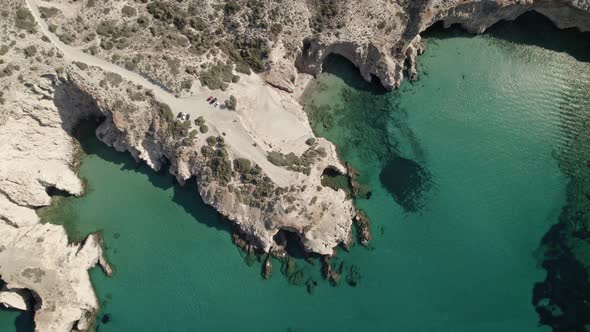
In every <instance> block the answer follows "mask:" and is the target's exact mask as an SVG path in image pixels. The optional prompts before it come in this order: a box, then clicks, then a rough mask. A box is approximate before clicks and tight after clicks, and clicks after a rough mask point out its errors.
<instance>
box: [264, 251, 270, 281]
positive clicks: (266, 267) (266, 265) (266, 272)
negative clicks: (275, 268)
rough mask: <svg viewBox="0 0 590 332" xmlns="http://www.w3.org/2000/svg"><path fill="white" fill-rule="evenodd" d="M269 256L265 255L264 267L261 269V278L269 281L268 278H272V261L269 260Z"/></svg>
mask: <svg viewBox="0 0 590 332" xmlns="http://www.w3.org/2000/svg"><path fill="white" fill-rule="evenodd" d="M271 257H272V256H271V255H270V254H267V255H266V259H265V260H264V266H263V268H262V277H264V279H269V278H270V277H272V259H271Z"/></svg>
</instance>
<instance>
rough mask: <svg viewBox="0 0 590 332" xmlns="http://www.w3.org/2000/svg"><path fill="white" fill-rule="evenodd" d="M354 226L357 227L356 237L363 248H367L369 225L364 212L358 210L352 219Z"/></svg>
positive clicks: (369, 232) (369, 234) (369, 239)
mask: <svg viewBox="0 0 590 332" xmlns="http://www.w3.org/2000/svg"><path fill="white" fill-rule="evenodd" d="M354 224H355V225H356V227H357V231H358V237H359V240H360V242H361V244H362V245H363V246H365V247H366V246H368V245H369V242H370V241H371V224H370V221H369V218H368V217H367V215H366V214H365V212H364V211H362V210H359V211H358V213H357V215H356V216H355V217H354Z"/></svg>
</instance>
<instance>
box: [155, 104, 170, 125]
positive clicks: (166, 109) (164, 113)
mask: <svg viewBox="0 0 590 332" xmlns="http://www.w3.org/2000/svg"><path fill="white" fill-rule="evenodd" d="M157 110H158V115H159V116H160V118H161V119H163V120H164V121H165V122H169V123H170V122H173V121H174V113H172V109H171V108H170V106H169V105H168V104H165V103H160V102H157Z"/></svg>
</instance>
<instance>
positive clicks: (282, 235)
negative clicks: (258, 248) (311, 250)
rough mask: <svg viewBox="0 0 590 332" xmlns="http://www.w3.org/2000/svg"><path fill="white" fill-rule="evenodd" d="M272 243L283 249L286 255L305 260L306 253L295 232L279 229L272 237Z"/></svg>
mask: <svg viewBox="0 0 590 332" xmlns="http://www.w3.org/2000/svg"><path fill="white" fill-rule="evenodd" d="M273 240H274V242H275V243H276V244H277V245H278V246H280V247H283V248H285V251H286V252H287V254H288V255H289V256H291V257H294V258H306V257H307V256H308V253H307V252H306V251H305V250H304V249H303V244H302V243H301V238H300V237H299V234H297V233H296V232H295V231H291V230H288V229H280V230H279V231H278V232H277V233H276V234H275V236H274V237H273Z"/></svg>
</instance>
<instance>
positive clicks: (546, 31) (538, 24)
mask: <svg viewBox="0 0 590 332" xmlns="http://www.w3.org/2000/svg"><path fill="white" fill-rule="evenodd" d="M580 15H582V13H580ZM585 15H586V16H588V14H585ZM523 27H524V28H523ZM483 34H484V35H489V36H491V37H494V38H496V39H500V40H504V41H507V42H510V43H513V44H515V45H531V46H538V47H541V48H545V49H548V50H552V51H556V52H565V53H567V54H569V55H571V56H572V57H574V58H575V59H576V60H578V61H583V62H590V52H588V50H589V49H590V32H582V31H580V30H579V29H577V28H567V29H559V28H558V27H557V26H556V25H555V24H554V23H553V22H552V21H551V20H550V19H549V18H547V17H546V16H544V15H543V14H541V13H539V12H537V11H535V10H529V11H527V12H525V13H523V14H521V15H520V16H518V17H517V18H516V19H514V20H513V21H507V20H501V21H499V22H497V23H495V24H493V25H492V26H490V27H489V28H488V29H487V30H486V31H485V32H484V33H483ZM556 34H559V38H553V37H554V36H555V35H556ZM420 35H421V36H422V37H424V38H428V37H434V38H438V39H448V38H457V37H469V36H473V34H472V33H469V32H467V31H466V30H465V29H463V28H462V27H461V25H460V24H458V23H455V24H452V25H451V26H450V27H447V28H445V26H444V23H443V22H442V21H438V22H436V23H434V24H433V25H431V26H430V27H429V28H428V29H426V30H424V31H423V32H422V33H420ZM580 36H582V37H583V38H580ZM579 40H586V41H587V42H586V43H580V42H579ZM426 52H428V45H426ZM419 63H420V58H419V57H418V64H419ZM418 79H419V78H418Z"/></svg>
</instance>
